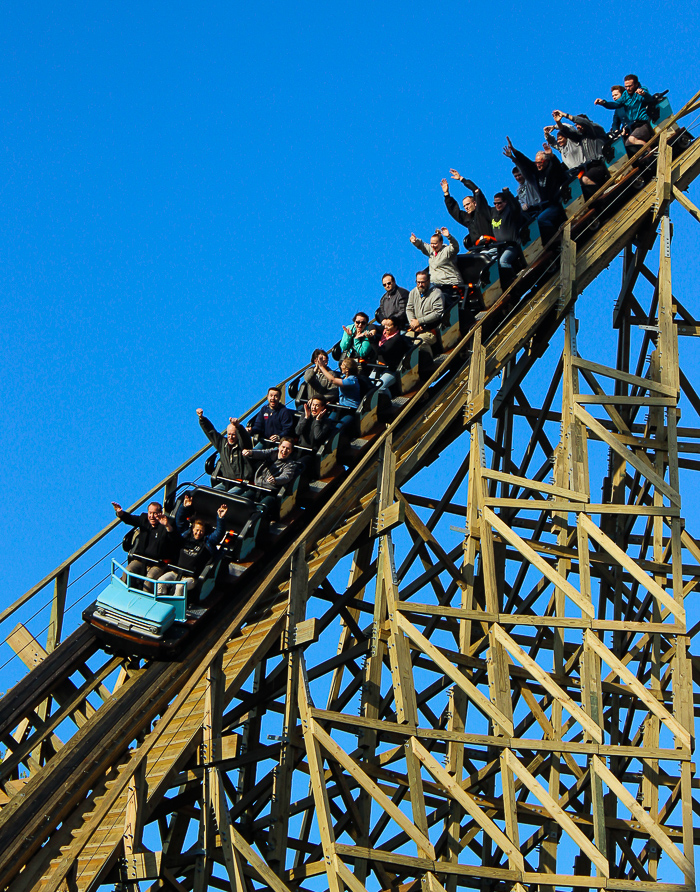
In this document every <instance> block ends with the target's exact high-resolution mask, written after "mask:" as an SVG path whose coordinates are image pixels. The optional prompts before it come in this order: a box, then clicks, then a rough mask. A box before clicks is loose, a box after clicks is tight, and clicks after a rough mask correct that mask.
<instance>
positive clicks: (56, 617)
mask: <svg viewBox="0 0 700 892" xmlns="http://www.w3.org/2000/svg"><path fill="white" fill-rule="evenodd" d="M69 573H70V567H65V568H64V569H63V570H61V572H60V573H59V574H58V576H57V577H56V579H55V580H54V586H53V601H52V602H51V618H50V620H49V629H48V632H47V635H46V651H47V653H51V651H52V650H54V649H55V648H56V647H57V646H58V645H59V644H60V643H61V633H62V631H63V611H64V610H65V607H66V591H67V589H68V575H69Z"/></svg>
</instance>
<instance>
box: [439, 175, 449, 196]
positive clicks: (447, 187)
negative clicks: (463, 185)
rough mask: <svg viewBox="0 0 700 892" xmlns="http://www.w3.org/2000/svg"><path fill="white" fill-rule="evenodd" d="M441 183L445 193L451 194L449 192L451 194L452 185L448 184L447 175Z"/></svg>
mask: <svg viewBox="0 0 700 892" xmlns="http://www.w3.org/2000/svg"><path fill="white" fill-rule="evenodd" d="M440 185H441V186H442V191H443V192H444V193H445V195H449V194H450V187H449V186H448V184H447V180H446V179H445V177H443V178H442V179H441V180H440Z"/></svg>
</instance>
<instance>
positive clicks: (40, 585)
mask: <svg viewBox="0 0 700 892" xmlns="http://www.w3.org/2000/svg"><path fill="white" fill-rule="evenodd" d="M307 368H308V363H306V364H305V365H303V366H302V367H301V368H300V369H298V370H297V371H296V372H293V373H292V374H291V375H289V376H288V377H287V378H285V379H284V380H283V381H281V382H280V383H279V384H278V385H277V386H278V387H284V386H285V385H286V384H288V383H289V382H290V381H292V380H294V378H297V377H298V376H299V375H301V374H302V373H303V372H304V370H305V369H307ZM266 398H267V397H266V396H265V397H263V398H262V399H260V400H258V402H257V403H255V404H254V405H253V406H251V407H250V408H249V409H247V410H246V411H245V412H244V413H243V414H242V415H240V416H239V417H240V418H243V419H245V418H248V417H249V416H250V415H252V413H253V412H255V411H256V409H259V408H260V407H261V406H262V405H263V403H264V402H265V400H266ZM210 449H211V443H208V444H207V445H206V446H203V447H202V448H201V449H200V450H198V451H197V452H195V454H194V455H192V456H190V458H188V459H187V460H186V461H184V462H183V463H182V464H181V465H179V466H178V467H177V468H176V469H175V470H174V471H171V472H170V473H169V474H168V475H167V477H164V478H163V479H162V480H161V481H160V483H158V484H157V485H156V486H154V487H152V488H151V489H150V490H149V491H148V492H147V493H145V495H143V496H141V497H140V498H139V499H138V500H137V501H136V502H134V504H133V505H131V507H130V508H129V509H128V510H129V513H132V512H134V511H135V510H136V509H137V508H140V507H141V505H143V504H144V502H146V501H147V500H148V499H150V498H152V497H153V496H154V495H156V493H157V492H159V491H160V490H161V489H163V488H164V487H165V486H166V485H167V484H168V482H169V481H170V480H172V479H173V477H176V476H178V475H179V474H180V473H181V472H182V471H184V470H185V469H186V468H188V467H189V466H190V465H192V464H194V462H196V461H197V460H198V459H200V458H202V456H204V455H205V454H206V453H207V452H209V450H210ZM202 476H204V473H202V474H200V476H199V477H198V478H197V479H198V480H199V479H201V477H202ZM119 523H120V520H119V518H115V519H114V520H113V521H112V522H111V523H109V524H107V526H106V527H104V528H103V529H102V530H100V532H99V533H96V534H95V535H94V536H93V537H92V538H91V539H89V540H88V541H87V542H86V543H85V545H83V546H82V547H81V548H79V549H78V550H77V551H76V552H74V553H73V554H72V555H71V556H70V557H69V558H66V560H65V561H63V563H61V564H59V566H58V567H56V569H55V570H53V571H52V572H51V573H49V574H48V576H45V577H44V578H43V579H42V580H40V581H39V582H37V583H36V584H35V585H33V586H32V587H31V588H30V589H28V590H27V591H26V592H25V593H24V594H23V595H21V596H20V597H19V598H17V600H16V601H14V602H13V603H12V604H10V606H9V607H6V608H5V609H4V610H3V611H2V613H0V624H1V623H3V622H4V621H5V620H6V619H7V618H8V617H10V616H12V614H13V613H15V612H16V611H17V610H19V608H20V607H22V605H23V604H26V603H27V601H29V600H31V599H32V598H33V597H34V596H35V595H36V594H38V593H39V592H40V591H41V590H42V589H44V588H45V587H46V586H47V585H48V584H49V583H50V582H53V580H54V579H55V578H56V577H57V576H58V575H59V574H60V573H62V572H63V571H64V570H66V569H67V568H69V567H70V566H71V565H72V564H74V563H75V562H76V561H77V560H78V558H80V557H82V556H83V555H84V554H85V553H86V552H88V551H89V550H90V549H91V548H92V547H93V546H95V545H96V544H97V543H98V542H99V541H100V540H101V539H104V537H105V536H107V535H108V534H109V533H110V532H111V531H112V530H113V529H115V528H116V527H117V526H118V525H119Z"/></svg>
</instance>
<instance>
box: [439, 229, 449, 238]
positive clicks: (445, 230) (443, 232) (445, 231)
mask: <svg viewBox="0 0 700 892" xmlns="http://www.w3.org/2000/svg"><path fill="white" fill-rule="evenodd" d="M440 232H441V233H442V236H443V238H449V237H450V230H449V229H448V228H447V226H443V227H442V229H441V230H440Z"/></svg>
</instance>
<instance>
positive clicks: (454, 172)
mask: <svg viewBox="0 0 700 892" xmlns="http://www.w3.org/2000/svg"><path fill="white" fill-rule="evenodd" d="M450 176H451V177H452V179H453V180H461V179H462V177H461V176H460V173H459V171H458V170H455V169H454V167H451V168H450Z"/></svg>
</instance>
